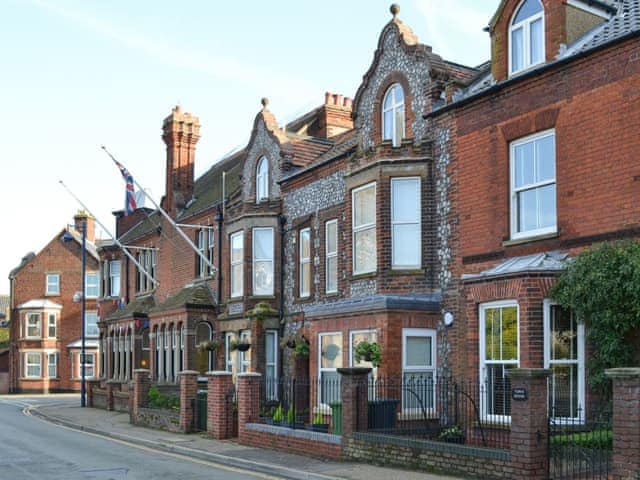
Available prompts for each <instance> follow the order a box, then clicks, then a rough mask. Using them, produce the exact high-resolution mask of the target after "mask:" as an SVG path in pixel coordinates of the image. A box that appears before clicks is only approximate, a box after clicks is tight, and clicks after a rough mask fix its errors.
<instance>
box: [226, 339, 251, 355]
mask: <svg viewBox="0 0 640 480" xmlns="http://www.w3.org/2000/svg"><path fill="white" fill-rule="evenodd" d="M250 348H251V344H250V343H249V342H248V341H247V340H246V339H242V338H241V339H240V340H231V341H230V342H229V350H231V351H232V352H233V351H235V350H239V351H241V352H246V351H247V350H249V349H250Z"/></svg>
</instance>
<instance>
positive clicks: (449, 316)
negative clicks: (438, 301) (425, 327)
mask: <svg viewBox="0 0 640 480" xmlns="http://www.w3.org/2000/svg"><path fill="white" fill-rule="evenodd" d="M442 320H443V321H444V324H445V326H447V327H450V326H451V325H453V313H451V312H444V317H443V318H442Z"/></svg>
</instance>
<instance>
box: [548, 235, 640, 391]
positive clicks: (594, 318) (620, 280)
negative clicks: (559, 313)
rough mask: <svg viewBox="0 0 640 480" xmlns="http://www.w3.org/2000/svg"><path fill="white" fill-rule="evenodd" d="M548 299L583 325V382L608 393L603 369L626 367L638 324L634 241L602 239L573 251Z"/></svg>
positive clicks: (639, 257) (639, 255)
mask: <svg viewBox="0 0 640 480" xmlns="http://www.w3.org/2000/svg"><path fill="white" fill-rule="evenodd" d="M551 298H553V299H554V300H555V301H557V302H558V303H560V304H561V305H562V306H563V307H565V308H570V309H571V310H573V312H574V313H575V314H576V316H577V318H578V320H579V321H586V322H587V324H588V328H587V329H586V330H587V341H588V342H589V345H590V347H591V353H592V355H591V357H590V359H589V363H588V368H589V383H590V385H591V386H592V387H593V388H595V389H598V390H599V391H601V392H603V393H608V392H610V382H608V381H607V379H606V376H605V374H604V371H605V369H607V368H615V367H628V366H630V365H632V363H633V361H634V358H636V354H637V347H636V345H637V343H638V342H637V338H636V334H637V328H638V326H640V243H638V242H633V241H625V242H616V243H604V244H601V245H598V246H596V247H593V248H592V249H590V250H586V251H584V252H582V253H581V254H580V255H578V256H577V257H576V258H575V259H574V260H573V261H572V262H571V263H570V264H569V266H568V268H567V269H566V270H565V271H564V272H563V273H562V274H561V275H560V277H559V279H558V282H557V284H556V285H555V286H554V287H553V289H552V290H551Z"/></svg>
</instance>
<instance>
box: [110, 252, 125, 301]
mask: <svg viewBox="0 0 640 480" xmlns="http://www.w3.org/2000/svg"><path fill="white" fill-rule="evenodd" d="M116 265H117V266H118V267H117V268H116V269H115V270H116V273H114V268H113V267H114V266H116ZM121 271H122V267H121V263H120V260H109V296H110V297H119V296H120V274H121Z"/></svg>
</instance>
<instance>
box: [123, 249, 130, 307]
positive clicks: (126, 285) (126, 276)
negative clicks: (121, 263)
mask: <svg viewBox="0 0 640 480" xmlns="http://www.w3.org/2000/svg"><path fill="white" fill-rule="evenodd" d="M125 265H126V266H125V269H124V272H125V273H124V302H125V303H126V304H128V303H129V257H128V256H126V255H125Z"/></svg>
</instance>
